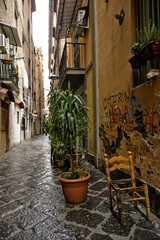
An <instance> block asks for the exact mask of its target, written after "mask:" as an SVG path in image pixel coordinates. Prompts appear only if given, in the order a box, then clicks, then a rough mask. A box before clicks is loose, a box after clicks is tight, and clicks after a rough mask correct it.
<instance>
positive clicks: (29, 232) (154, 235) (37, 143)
mask: <svg viewBox="0 0 160 240" xmlns="http://www.w3.org/2000/svg"><path fill="white" fill-rule="evenodd" d="M85 166H86V168H87V169H88V170H89V171H90V173H91V179H90V182H89V190H88V196H87V199H86V201H85V202H84V203H81V204H75V205H74V204H68V203H66V202H65V199H64V196H63V192H62V189H61V184H60V182H59V179H58V176H59V174H60V173H61V172H62V171H63V169H62V170H61V169H59V168H57V167H56V166H53V165H51V163H50V145H49V140H48V137H47V136H46V135H39V136H36V137H34V138H33V139H30V140H27V141H25V142H23V143H21V144H20V145H18V146H17V147H15V148H14V149H12V150H11V151H9V152H8V153H6V154H4V155H3V156H1V157H0V240H2V239H6V240H158V239H160V219H158V218H157V217H156V216H155V215H153V214H152V221H151V222H149V221H147V220H146V218H145V209H144V207H143V206H141V205H140V206H139V210H137V209H135V208H134V207H133V205H132V204H123V210H124V220H125V224H124V226H121V225H120V224H119V222H118V220H117V216H118V214H117V209H116V207H115V214H114V215H113V214H112V213H111V212H110V204H109V199H108V189H107V181H106V176H105V175H104V174H103V173H101V172H100V171H99V170H97V169H95V168H94V167H93V166H92V165H90V164H89V163H85Z"/></svg>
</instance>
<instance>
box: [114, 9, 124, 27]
mask: <svg viewBox="0 0 160 240" xmlns="http://www.w3.org/2000/svg"><path fill="white" fill-rule="evenodd" d="M124 16H125V13H124V11H123V10H121V12H120V14H115V18H116V19H118V20H119V25H122V22H123V20H124Z"/></svg>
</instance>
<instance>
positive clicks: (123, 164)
mask: <svg viewBox="0 0 160 240" xmlns="http://www.w3.org/2000/svg"><path fill="white" fill-rule="evenodd" d="M128 155H129V157H128V158H126V157H123V156H118V157H113V158H111V159H110V160H109V159H108V157H107V154H104V159H105V165H106V174H107V179H108V181H110V172H112V171H114V170H116V169H119V170H120V169H124V170H127V172H129V173H130V175H131V180H132V185H133V187H134V186H135V176H134V167H133V160H132V156H131V152H130V151H129V152H128Z"/></svg>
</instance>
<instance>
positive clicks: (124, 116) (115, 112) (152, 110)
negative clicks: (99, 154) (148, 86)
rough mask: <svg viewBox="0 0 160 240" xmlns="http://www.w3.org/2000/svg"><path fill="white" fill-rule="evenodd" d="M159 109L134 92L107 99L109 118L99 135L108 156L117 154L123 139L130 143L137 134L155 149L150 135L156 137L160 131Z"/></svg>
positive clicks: (106, 108)
mask: <svg viewBox="0 0 160 240" xmlns="http://www.w3.org/2000/svg"><path fill="white" fill-rule="evenodd" d="M158 105H159V103H158ZM158 105H157V104H155V103H154V104H153V105H152V106H148V105H147V104H146V98H145V97H143V96H139V97H136V96H135V95H134V94H133V92H131V91H130V90H128V91H127V92H119V93H118V94H115V95H112V96H110V97H108V98H104V101H103V109H104V111H105V118H104V121H103V122H102V123H101V126H100V128H99V133H100V138H101V140H102V142H103V146H104V148H105V151H106V153H108V154H114V153H115V152H116V149H117V148H119V147H120V142H121V140H122V138H123V136H124V138H125V139H126V140H127V142H128V143H129V142H130V133H131V132H133V131H137V132H139V133H140V134H141V136H142V138H143V139H144V140H146V141H147V143H148V144H149V145H152V143H150V141H149V139H148V137H149V135H150V134H151V135H152V136H154V135H155V134H157V133H159V130H160V129H159V128H160V113H159V111H158V107H157V106H158Z"/></svg>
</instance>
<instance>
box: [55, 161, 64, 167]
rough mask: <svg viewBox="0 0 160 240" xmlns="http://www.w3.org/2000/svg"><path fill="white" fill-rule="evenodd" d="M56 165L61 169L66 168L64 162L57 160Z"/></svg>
mask: <svg viewBox="0 0 160 240" xmlns="http://www.w3.org/2000/svg"><path fill="white" fill-rule="evenodd" d="M56 163H57V166H58V167H59V168H61V167H63V166H64V160H56Z"/></svg>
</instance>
